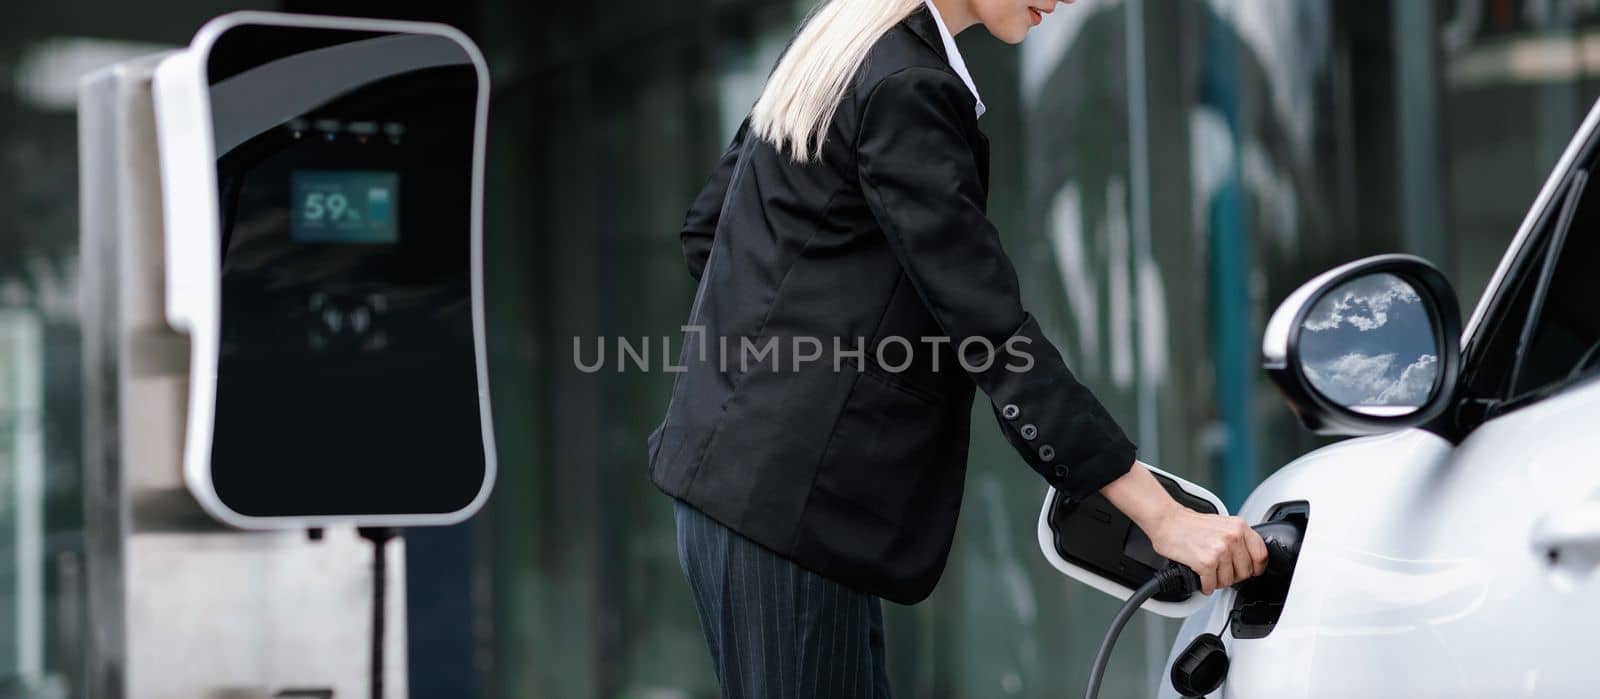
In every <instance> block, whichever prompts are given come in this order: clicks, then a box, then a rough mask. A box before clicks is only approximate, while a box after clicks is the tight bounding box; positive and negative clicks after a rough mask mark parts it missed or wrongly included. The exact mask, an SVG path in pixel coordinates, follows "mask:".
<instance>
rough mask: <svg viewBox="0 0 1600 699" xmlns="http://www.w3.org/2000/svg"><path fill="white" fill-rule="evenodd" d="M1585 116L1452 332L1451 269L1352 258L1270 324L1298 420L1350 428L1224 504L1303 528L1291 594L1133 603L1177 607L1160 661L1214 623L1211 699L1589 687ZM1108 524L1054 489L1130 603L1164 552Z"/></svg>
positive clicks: (1063, 564)
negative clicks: (1223, 659) (1178, 623)
mask: <svg viewBox="0 0 1600 699" xmlns="http://www.w3.org/2000/svg"><path fill="white" fill-rule="evenodd" d="M1597 122H1600V103H1597V105H1596V107H1595V108H1594V109H1593V110H1591V111H1590V113H1589V115H1588V117H1587V118H1586V119H1585V120H1584V122H1583V124H1582V126H1581V127H1580V128H1579V130H1578V133H1577V135H1576V137H1574V139H1573V140H1572V142H1571V144H1569V145H1568V147H1567V149H1566V151H1565V153H1564V154H1563V155H1562V157H1561V159H1560V161H1559V162H1558V163H1557V165H1556V167H1555V170H1554V171H1553V172H1552V173H1551V174H1550V177H1549V179H1548V180H1547V181H1546V182H1545V185H1544V187H1543V189H1542V190H1541V191H1540V193H1539V196H1538V198H1537V199H1536V200H1535V201H1534V203H1533V207H1532V209H1531V210H1530V211H1529V212H1528V215H1527V217H1526V219H1525V220H1524V221H1523V223H1522V226H1521V227H1520V228H1519V229H1518V230H1517V233H1516V236H1515V238H1514V239H1513V240H1512V242H1511V245H1510V247H1509V248H1508V249H1507V251H1506V253H1505V256H1504V258H1503V259H1502V260H1501V262H1500V265H1499V267H1498V268H1497V269H1496V270H1495V273H1494V276H1493V277H1492V278H1491V279H1490V281H1489V284H1488V287H1487V289H1486V290H1485V292H1484V294H1483V296H1482V298H1481V299H1479V301H1478V303H1477V305H1476V307H1475V310H1473V312H1472V315H1471V317H1470V318H1469V319H1468V320H1467V322H1466V325H1465V327H1464V328H1462V327H1461V326H1460V325H1459V311H1458V306H1457V301H1456V298H1455V295H1454V292H1453V291H1452V290H1451V288H1450V285H1449V283H1448V282H1447V281H1446V280H1445V279H1444V277H1443V275H1441V274H1440V273H1439V272H1438V271H1437V270H1436V269H1435V268H1434V267H1433V266H1431V265H1430V264H1428V263H1427V262H1426V261H1424V260H1421V259H1419V258H1416V257H1412V256H1409V255H1382V256H1378V257H1372V258H1367V259H1363V260H1357V261H1355V262H1351V263H1348V264H1345V265H1342V266H1340V267H1338V268H1336V269H1333V270H1331V271H1329V272H1326V273H1324V274H1322V275H1321V276H1318V277H1317V278H1315V279H1313V280H1311V281H1310V282H1308V283H1307V284H1305V285H1304V286H1303V287H1301V288H1300V289H1298V290H1296V291H1295V292H1294V293H1293V294H1291V295H1290V296H1289V297H1288V298H1287V299H1286V300H1285V301H1284V302H1283V304H1282V305H1281V306H1280V307H1279V308H1278V309H1277V311H1276V312H1275V313H1274V314H1273V316H1272V318H1271V320H1270V321H1269V322H1268V324H1267V327H1266V331H1265V337H1264V342H1263V348H1262V349H1263V361H1264V364H1265V367H1266V369H1267V372H1268V374H1269V375H1270V376H1271V377H1272V378H1273V380H1274V381H1275V382H1276V383H1277V385H1278V386H1279V388H1280V389H1281V390H1282V392H1283V394H1284V396H1285V398H1286V400H1287V401H1288V403H1289V405H1290V407H1291V408H1292V409H1293V410H1294V412H1295V413H1296V414H1297V415H1298V416H1299V417H1300V419H1301V421H1302V422H1303V423H1304V424H1305V425H1306V426H1307V427H1308V428H1310V429H1312V430H1314V431H1316V432H1318V433H1319V434H1342V435H1360V437H1359V438H1356V439H1350V440H1345V441H1342V442H1339V443H1336V444H1332V445H1329V446H1326V447H1324V448H1321V449H1318V450H1316V451H1313V452H1311V453H1309V454H1306V455H1305V456H1303V457H1301V458H1299V459H1297V460H1295V461H1294V462H1293V463H1290V464H1289V465H1287V466H1285V467H1284V468H1282V469H1281V470H1279V471H1277V472H1276V473H1274V474H1273V475H1272V476H1271V477H1269V478H1267V480H1266V481H1265V482H1263V483H1262V484H1261V485H1260V486H1259V487H1257V488H1256V489H1255V491H1254V492H1253V493H1252V494H1251V495H1250V497H1249V498H1248V499H1247V500H1246V501H1245V503H1244V506H1243V507H1242V508H1241V510H1240V512H1239V513H1238V514H1239V515H1240V516H1241V517H1243V518H1244V519H1245V520H1246V521H1248V522H1250V523H1252V524H1255V523H1259V522H1264V521H1267V520H1272V519H1288V520H1291V521H1293V522H1294V523H1295V524H1297V525H1299V526H1300V527H1301V528H1302V530H1303V538H1302V539H1301V543H1300V549H1299V556H1298V559H1297V561H1296V564H1295V566H1294V568H1293V572H1292V577H1289V578H1288V579H1287V580H1285V581H1282V582H1285V583H1287V584H1267V585H1260V586H1257V587H1255V588H1253V589H1248V590H1244V591H1241V590H1237V589H1224V590H1220V591H1217V592H1214V593H1212V594H1211V595H1209V596H1202V595H1199V594H1198V593H1196V594H1194V595H1193V596H1192V597H1190V598H1188V599H1187V600H1183V599H1168V600H1165V601H1162V600H1160V598H1159V597H1158V598H1157V599H1155V600H1152V601H1150V602H1147V603H1145V605H1144V608H1145V609H1146V610H1147V611H1151V612H1154V613H1160V614H1165V615H1168V616H1182V617H1187V620H1186V621H1185V622H1184V624H1183V626H1182V629H1181V630H1180V631H1179V633H1178V637H1177V639H1176V642H1175V644H1174V646H1173V649H1172V653H1171V654H1170V655H1169V657H1168V660H1167V663H1168V664H1167V668H1169V671H1170V669H1171V668H1172V667H1173V663H1174V661H1176V660H1177V659H1179V657H1180V656H1181V655H1184V653H1185V649H1186V648H1188V647H1189V645H1190V643H1191V641H1192V640H1193V639H1195V638H1196V637H1197V636H1200V635H1201V634H1204V633H1207V632H1209V633H1213V634H1220V636H1221V639H1222V643H1223V645H1225V646H1226V655H1227V659H1228V661H1229V663H1228V668H1227V670H1226V676H1225V679H1224V680H1223V681H1222V683H1221V684H1220V686H1218V687H1217V688H1216V689H1215V690H1213V691H1211V692H1210V693H1209V694H1207V695H1206V696H1214V697H1355V696H1363V697H1369V696H1383V697H1424V696H1428V697H1432V696H1439V697H1445V696H1448V697H1521V696H1539V697H1578V696H1600V684H1597V675H1596V671H1595V666H1594V665H1591V664H1592V663H1596V661H1597V658H1600V656H1597V654H1596V652H1597V649H1600V575H1597V574H1596V568H1597V567H1600V132H1597ZM1458 338H1459V339H1458ZM1162 475H1163V477H1164V478H1165V480H1166V485H1167V486H1168V488H1169V489H1170V490H1173V491H1174V492H1175V493H1181V494H1183V496H1184V497H1187V498H1189V499H1190V501H1191V503H1190V504H1191V505H1192V506H1196V507H1198V508H1199V509H1203V510H1211V511H1219V512H1220V511H1222V507H1221V503H1220V502H1218V501H1217V500H1216V498H1215V497H1214V496H1212V495H1211V494H1209V493H1207V492H1205V491H1204V490H1203V489H1201V488H1198V487H1197V486H1194V485H1193V484H1190V483H1187V482H1184V481H1181V479H1176V478H1172V477H1170V476H1167V475H1166V474H1162ZM1097 497H1098V496H1097ZM1106 510H1110V508H1109V505H1105V504H1104V503H1103V501H1099V502H1096V501H1092V500H1084V501H1082V502H1079V503H1075V504H1074V503H1059V502H1057V501H1056V497H1055V493H1054V492H1052V493H1051V494H1050V496H1049V497H1048V498H1047V500H1046V504H1045V508H1044V510H1043V511H1042V512H1041V514H1040V520H1039V537H1040V544H1041V548H1042V549H1043V550H1044V553H1045V556H1046V557H1047V558H1049V559H1050V560H1051V562H1052V563H1054V564H1055V565H1056V567H1058V568H1059V569H1061V570H1062V571H1063V572H1065V573H1067V574H1068V575H1071V576H1072V577H1074V578H1077V579H1079V580H1082V581H1084V582H1087V583H1089V584H1091V585H1094V586H1096V587H1097V588H1099V589H1101V590H1103V591H1106V592H1108V593H1109V594H1113V595H1115V596H1117V597H1119V598H1122V599H1127V598H1128V597H1129V596H1130V594H1131V593H1132V588H1133V587H1136V586H1137V585H1138V583H1139V582H1141V581H1142V580H1143V579H1147V578H1148V577H1149V576H1150V573H1151V570H1152V569H1153V568H1154V567H1158V566H1160V565H1162V564H1164V563H1165V561H1164V560H1162V559H1160V558H1159V557H1158V556H1154V554H1153V553H1151V552H1150V551H1149V550H1148V542H1147V541H1144V542H1142V541H1141V540H1142V536H1140V535H1139V534H1138V532H1137V529H1133V530H1132V531H1131V532H1127V539H1126V543H1125V544H1124V545H1123V546H1122V547H1120V548H1118V547H1111V548H1114V549H1118V550H1115V551H1104V550H1096V549H1095V547H1096V546H1100V547H1101V548H1105V547H1104V545H1103V544H1096V543H1093V541H1092V537H1089V536H1084V535H1083V534H1085V533H1094V532H1086V531H1084V530H1083V528H1084V527H1090V528H1106V527H1123V525H1125V524H1126V520H1125V519H1122V520H1120V521H1119V520H1118V519H1117V518H1116V517H1114V516H1113V517H1108V516H1107V515H1108V514H1112V515H1115V514H1116V513H1115V511H1114V510H1111V511H1110V513H1108V512H1107V511H1106ZM1074 529H1077V530H1078V531H1074ZM1097 534H1104V532H1097ZM1101 541H1104V539H1102V540H1101ZM1242 587H1243V586H1242ZM1230 619H1231V623H1230V624H1229V626H1228V629H1227V631H1225V632H1224V631H1223V628H1224V623H1225V622H1229V621H1230ZM1086 661H1087V659H1086ZM1161 684H1162V687H1163V694H1162V696H1179V694H1178V693H1177V692H1176V690H1174V689H1173V688H1172V685H1171V683H1170V682H1168V681H1166V680H1165V679H1164V680H1163V682H1162V683H1161Z"/></svg>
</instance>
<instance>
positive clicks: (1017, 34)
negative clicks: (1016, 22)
mask: <svg viewBox="0 0 1600 699" xmlns="http://www.w3.org/2000/svg"><path fill="white" fill-rule="evenodd" d="M984 26H985V27H988V26H989V25H984ZM989 33H990V34H992V35H994V38H996V39H999V40H1001V41H1004V42H1006V43H1008V44H1020V43H1022V39H1023V38H1024V37H1026V36H1028V27H1027V26H1026V25H1024V26H1020V27H989Z"/></svg>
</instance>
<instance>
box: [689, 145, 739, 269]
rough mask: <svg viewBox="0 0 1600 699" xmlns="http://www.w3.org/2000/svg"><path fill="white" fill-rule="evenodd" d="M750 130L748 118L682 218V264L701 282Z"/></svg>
mask: <svg viewBox="0 0 1600 699" xmlns="http://www.w3.org/2000/svg"><path fill="white" fill-rule="evenodd" d="M749 128H750V117H749V116H748V115H747V116H745V118H744V121H743V122H740V124H739V128H738V129H737V130H735V131H734V134H733V142H732V143H729V144H728V149H727V150H725V151H723V153H722V157H721V158H720V159H718V161H717V166H716V169H714V170H712V171H711V176H710V177H707V178H706V183H705V185H704V186H702V187H701V188H700V193H699V194H698V195H696V196H695V198H694V202H693V203H691V204H690V205H689V211H688V213H685V214H684V216H683V228H682V229H681V230H680V231H679V232H678V240H679V241H682V243H683V261H684V262H685V263H686V264H688V266H689V275H690V276H692V277H694V278H695V281H699V280H700V274H701V273H702V272H704V271H705V268H706V259H707V258H708V257H710V256H711V239H712V237H714V236H715V234H716V231H717V219H718V218H719V217H720V216H721V214H722V200H723V199H724V198H725V197H726V196H727V194H728V181H729V180H730V179H732V178H733V166H734V164H736V163H737V162H738V161H739V147H740V145H741V144H742V143H743V142H744V134H745V131H747V130H749Z"/></svg>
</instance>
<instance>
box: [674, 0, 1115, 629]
mask: <svg viewBox="0 0 1600 699" xmlns="http://www.w3.org/2000/svg"><path fill="white" fill-rule="evenodd" d="M975 105H976V103H975V100H974V97H973V95H972V93H971V92H970V91H969V90H968V89H967V87H966V85H965V83H963V82H962V81H961V79H960V78H959V77H958V76H957V75H956V74H955V72H954V71H953V70H952V69H951V68H950V66H949V64H948V62H947V60H946V57H945V51H944V46H943V43H942V42H941V41H940V38H939V32H938V28H937V26H936V25H935V24H934V21H933V17H932V15H931V14H930V13H929V11H928V9H927V8H926V7H925V6H921V5H919V6H918V8H917V10H916V11H914V12H913V13H911V14H910V15H908V16H907V17H906V18H905V19H904V20H902V21H901V22H900V23H898V24H896V25H895V26H894V27H892V28H891V29H890V30H889V31H887V32H886V33H885V34H884V35H883V36H882V37H880V38H879V39H878V40H877V42H876V43H875V44H874V46H873V47H872V48H871V50H870V52H869V53H868V55H867V58H866V61H865V62H864V64H863V66H862V67H861V69H860V70H859V71H858V72H857V74H856V75H855V76H854V77H853V79H852V81H851V85H850V87H849V88H848V91H847V92H846V93H845V95H844V97H843V100H842V101H841V103H840V105H839V109H838V111H837V112H836V113H835V115H834V117H833V120H832V122H831V123H830V125H829V127H828V130H827V136H826V138H825V139H824V141H823V147H822V157H821V158H820V159H819V160H817V161H813V162H811V163H807V164H805V165H799V164H796V163H794V162H793V161H790V160H788V159H787V157H786V156H784V155H783V154H781V153H779V152H778V151H777V150H776V149H775V148H774V147H773V146H772V144H770V143H768V142H766V141H764V140H762V139H760V138H755V137H748V136H747V131H748V128H749V118H748V117H747V118H746V119H745V122H744V123H743V124H741V125H740V126H739V128H738V131H737V133H736V135H735V136H734V139H733V143H732V144H731V145H730V146H729V147H728V149H727V151H726V152H725V153H724V154H723V155H722V158H721V161H720V162H719V163H718V165H717V167H716V170H715V171H714V172H713V173H712V174H711V177H710V178H709V180H708V181H707V182H706V184H705V187H704V189H703V190H702V191H701V192H700V194H699V196H697V197H696V198H695V200H694V203H693V205H692V206H691V207H690V208H689V211H688V214H687V216H686V217H685V219H684V223H683V229H682V233H681V238H682V241H683V250H684V257H685V259H686V261H687V263H688V266H689V272H690V273H691V274H692V275H694V276H695V278H697V279H699V280H700V285H699V288H698V290H697V291H696V293H695V298H694V302H693V305H692V307H691V310H690V313H689V316H690V317H689V321H688V323H687V325H688V326H690V327H691V328H695V329H693V330H690V331H689V332H686V333H685V335H684V344H683V352H682V355H681V357H680V361H679V365H681V366H684V367H686V370H685V371H683V372H682V373H679V374H678V375H677V376H676V378H675V383H674V386H673V390H672V397H671V399H670V401H669V403H668V406H667V412H666V417H665V419H663V421H662V422H661V425H660V426H659V427H657V428H656V430H655V432H653V433H652V434H651V435H650V439H649V453H650V477H651V480H652V481H653V482H654V483H655V484H656V485H657V486H658V487H660V488H661V489H662V490H663V491H665V492H667V493H669V494H671V495H673V496H676V497H678V498H681V499H683V500H685V501H687V502H688V503H689V504H691V505H693V506H695V507H696V508H698V509H700V510H702V511H703V512H705V513H706V514H708V515H710V516H711V517H713V518H715V519H717V520H718V521H721V522H722V523H724V524H726V525H727V526H729V527H731V528H732V529H734V530H735V531H738V532H740V533H741V534H743V535H745V536H746V537H748V538H750V539H753V540H755V541H756V542H758V543H760V544H762V545H764V546H766V547H768V548H770V549H772V550H773V551H776V552H777V553H778V554H780V555H782V556H784V557H786V558H788V559H790V560H792V561H795V562H796V563H798V564H800V565H801V566H803V567H805V568H808V569H810V570H812V571H815V572H817V573H819V574H821V575H823V576H826V577H828V578H831V579H833V580H836V581H839V582H841V583H844V584H846V585H849V586H852V587H855V588H857V589H860V590H863V591H866V592H870V593H873V594H877V595H879V596H881V597H884V598H886V599H889V600H891V601H895V602H900V603H906V604H908V603H912V602H916V601H920V600H921V599H923V598H925V597H927V595H928V593H929V592H931V591H932V589H933V586H934V583H935V582H936V581H937V580H938V578H939V575H940V573H941V571H942V570H943V569H944V565H945V561H946V559H947V557H948V555H949V551H950V543H951V540H952V538H953V535H954V530H955V525H956V516H957V513H958V511H959V510H960V504H961V492H962V484H963V480H964V477H965V471H966V460H967V445H968V426H969V423H970V421H971V410H972V398H973V392H974V387H976V388H981V389H983V391H984V393H986V394H987V395H988V397H989V399H990V401H991V402H992V403H993V406H994V411H995V415H996V419H997V420H998V422H999V424H1000V427H1001V430H1002V431H1003V432H1004V434H1005V436H1006V438H1007V439H1008V440H1009V441H1010V443H1011V444H1012V446H1014V447H1015V448H1016V449H1017V451H1018V452H1019V453H1020V454H1021V455H1022V458H1023V460H1024V461H1026V462H1027V463H1028V465H1029V466H1031V467H1033V469H1034V470H1036V471H1037V472H1038V473H1039V474H1040V475H1042V476H1043V477H1044V478H1045V480H1046V481H1048V482H1049V483H1051V484H1052V485H1054V486H1055V487H1056V488H1057V489H1059V490H1061V491H1062V492H1063V493H1064V494H1065V495H1067V496H1068V497H1073V498H1078V497H1082V496H1084V495H1087V494H1090V493H1093V492H1095V491H1097V490H1099V489H1100V487H1101V486H1103V485H1105V484H1106V483H1108V482H1110V481H1112V480H1114V479H1115V478H1117V477H1118V476H1120V475H1122V474H1123V473H1125V472H1127V471H1128V469H1129V468H1130V467H1131V465H1132V463H1133V460H1134V451H1135V447H1134V445H1133V443H1132V442H1130V441H1129V440H1128V438H1127V436H1126V435H1125V434H1124V433H1123V431H1122V430H1121V429H1120V428H1119V427H1118V425H1117V423H1116V422H1115V421H1114V420H1113V419H1112V418H1111V417H1110V416H1109V415H1108V414H1107V412H1106V410H1105V409H1104V408H1103V407H1102V405H1101V404H1100V402H1099V401H1097V400H1096V399H1095V397H1094V396H1093V395H1092V394H1091V393H1090V392H1089V391H1088V390H1087V389H1086V388H1085V387H1084V386H1083V385H1082V384H1080V383H1079V382H1078V381H1077V380H1076V379H1075V378H1074V377H1073V374H1072V372H1071V371H1070V370H1069V369H1068V368H1067V366H1066V364H1065V363H1064V362H1063V361H1062V359H1061V355H1060V353H1059V352H1058V351H1057V350H1056V348H1055V347H1054V345H1052V344H1051V342H1050V341H1049V340H1048V339H1046V338H1045V337H1044V336H1043V335H1042V334H1041V333H1040V330H1039V326H1038V325H1037V323H1036V322H1035V321H1034V319H1033V317H1032V316H1031V315H1030V314H1028V313H1026V312H1024V310H1023V308H1022V304H1021V301H1020V299H1019V295H1018V286H1017V277H1016V272H1015V271H1014V270H1013V268H1012V264H1011V261H1010V260H1009V259H1008V258H1007V257H1006V254H1005V252H1004V251H1003V250H1002V249H1001V246H1000V238H999V235H998V233H997V232H996V230H995V227H994V225H993V224H992V223H991V222H990V221H989V219H988V218H987V216H986V215H985V207H986V202H987V195H988V191H987V190H988V160H989V150H988V139H987V138H985V137H984V135H983V133H982V132H980V131H979V130H978V125H977V116H976V114H975V112H974V108H975ZM891 337H901V338H906V341H904V342H900V341H896V340H888V341H885V338H891ZM930 337H932V338H948V340H949V341H948V342H938V341H928V340H924V339H923V338H930ZM796 338H815V339H816V342H818V343H820V344H821V345H822V348H821V349H822V353H821V357H820V358H816V359H813V358H812V355H813V354H814V353H815V351H816V349H817V347H816V345H815V344H812V341H808V340H800V341H799V344H796ZM857 338H860V340H858V339H857ZM1008 341H1010V343H1011V344H1009V345H1008V344H1007V342H1008ZM774 342H775V343H776V344H775V345H772V344H770V343H774ZM835 343H837V347H838V348H839V349H840V350H844V352H841V353H838V354H836V353H835V351H834V350H835ZM724 348H726V349H725V350H724ZM858 348H862V349H864V350H865V352H864V355H865V356H864V357H861V356H857V355H850V354H847V352H849V351H851V350H855V349H858ZM747 349H749V350H751V351H746V350H747ZM763 349H766V350H768V351H769V352H770V353H769V354H767V355H765V356H763V355H762V354H761V351H762V350H763ZM958 353H960V356H958ZM724 354H725V355H726V361H724ZM774 355H775V356H774ZM741 357H742V358H743V362H742V364H743V365H741ZM808 359H809V360H810V361H806V360H808ZM962 359H964V360H965V364H962V363H960V362H959V361H958V360H962ZM775 364H776V366H774V365H775ZM858 365H860V366H859V367H858ZM1019 368H1025V370H1018V369H1019Z"/></svg>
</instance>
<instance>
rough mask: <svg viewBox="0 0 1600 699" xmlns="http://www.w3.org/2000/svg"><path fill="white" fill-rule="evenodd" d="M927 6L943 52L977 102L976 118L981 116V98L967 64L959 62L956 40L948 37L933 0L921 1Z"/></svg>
mask: <svg viewBox="0 0 1600 699" xmlns="http://www.w3.org/2000/svg"><path fill="white" fill-rule="evenodd" d="M922 4H924V5H927V6H928V11H929V12H932V13H933V23H934V24H937V25H939V38H940V39H942V40H944V52H945V55H946V56H947V57H948V59H949V61H950V67H951V68H954V69H955V71H956V75H959V76H961V82H964V83H966V84H967V89H968V90H971V91H972V98H973V99H975V100H977V101H978V116H983V110H984V107H983V98H981V97H978V86H977V85H974V84H972V75H971V74H970V73H968V72H967V62H966V61H963V60H961V51H960V50H959V49H957V48H956V38H955V37H954V36H951V35H950V30H949V29H947V28H946V27H945V26H944V18H943V17H940V16H939V8H938V7H935V6H934V4H933V0H922Z"/></svg>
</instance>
